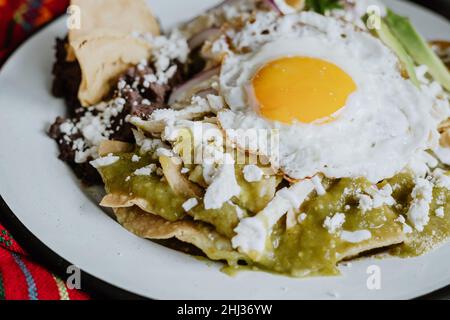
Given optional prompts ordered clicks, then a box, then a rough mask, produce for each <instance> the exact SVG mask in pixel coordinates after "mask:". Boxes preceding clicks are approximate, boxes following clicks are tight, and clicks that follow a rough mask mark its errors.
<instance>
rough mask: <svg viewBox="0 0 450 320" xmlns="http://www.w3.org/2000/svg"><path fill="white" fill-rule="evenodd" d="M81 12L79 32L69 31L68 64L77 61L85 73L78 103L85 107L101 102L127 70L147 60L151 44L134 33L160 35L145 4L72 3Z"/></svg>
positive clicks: (134, 0)
mask: <svg viewBox="0 0 450 320" xmlns="http://www.w3.org/2000/svg"><path fill="white" fill-rule="evenodd" d="M72 5H73V6H77V7H78V8H79V12H80V14H81V20H80V22H81V25H80V28H72V29H71V30H69V46H68V50H67V51H68V52H67V60H69V61H74V60H77V61H78V63H79V65H80V68H81V73H82V80H81V84H80V88H79V91H78V99H79V100H80V102H81V104H82V105H83V106H90V105H94V104H96V103H98V102H100V101H101V100H102V99H103V98H105V96H106V95H108V93H109V92H110V91H111V88H112V85H113V83H114V81H115V80H117V78H118V76H119V75H120V74H121V73H123V72H124V71H125V70H126V69H128V68H129V67H131V66H132V65H135V64H137V63H139V62H140V61H141V60H143V59H148V58H149V56H150V53H151V47H150V44H149V43H148V42H146V41H143V40H142V39H138V38H137V37H136V36H133V34H135V33H146V34H153V35H158V34H159V26H158V23H157V21H156V19H155V17H154V16H153V15H152V13H151V11H150V9H149V8H148V6H147V4H146V3H145V1H143V0H115V1H109V0H72Z"/></svg>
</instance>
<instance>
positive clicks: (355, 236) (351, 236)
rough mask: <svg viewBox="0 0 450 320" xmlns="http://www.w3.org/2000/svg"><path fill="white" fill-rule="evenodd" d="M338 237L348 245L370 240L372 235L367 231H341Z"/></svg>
mask: <svg viewBox="0 0 450 320" xmlns="http://www.w3.org/2000/svg"><path fill="white" fill-rule="evenodd" d="M340 237H341V239H342V240H344V241H347V242H350V243H359V242H363V241H366V240H369V239H370V238H372V233H370V231H369V230H358V231H353V232H350V231H342V232H341V235H340Z"/></svg>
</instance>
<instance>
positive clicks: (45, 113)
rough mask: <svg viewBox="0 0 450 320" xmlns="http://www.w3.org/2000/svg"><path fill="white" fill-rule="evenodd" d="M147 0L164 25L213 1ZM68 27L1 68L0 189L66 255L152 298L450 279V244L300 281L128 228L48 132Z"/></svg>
mask: <svg viewBox="0 0 450 320" xmlns="http://www.w3.org/2000/svg"><path fill="white" fill-rule="evenodd" d="M149 2H150V4H151V6H152V7H153V9H154V11H155V12H156V14H157V15H158V16H159V17H160V19H161V21H162V22H163V23H164V25H165V26H166V27H167V26H171V25H173V24H174V23H177V22H179V21H181V20H184V19H187V18H190V17H192V16H194V15H195V14H197V13H199V12H201V11H202V10H204V9H205V8H207V7H209V6H210V5H212V4H215V3H216V2H217V1H214V0H210V1H206V0H186V1H179V0H150V1H149ZM389 3H390V5H391V7H393V8H394V9H395V10H397V11H398V12H402V13H404V14H405V15H408V16H410V17H411V18H412V20H413V21H414V23H415V25H416V26H417V27H418V28H419V29H420V31H421V32H422V33H423V34H424V35H425V36H426V37H427V38H429V39H447V40H450V39H449V37H450V25H449V24H448V23H447V22H446V20H445V19H443V18H440V17H439V16H436V15H434V14H432V13H430V12H428V11H425V10H423V9H421V8H419V7H416V6H412V5H410V4H406V3H401V2H397V1H393V0H391V1H389ZM187 13H188V14H187ZM65 33H66V30H65V21H64V19H60V20H58V21H57V22H55V23H53V24H51V25H50V26H49V27H47V28H46V29H44V30H43V31H42V32H40V33H39V34H37V35H36V36H34V37H33V38H32V39H31V40H30V41H28V42H27V43H26V44H25V45H24V46H22V47H21V48H20V49H19V50H18V51H17V52H16V53H15V54H14V55H13V57H12V58H11V59H10V60H9V62H8V63H7V64H6V65H5V66H4V68H3V69H2V71H1V73H0V194H1V195H2V197H3V198H4V200H5V202H6V203H7V205H8V206H9V207H10V208H11V210H12V211H13V212H14V213H15V215H16V216H17V217H18V219H19V220H20V221H21V222H22V223H23V224H24V225H25V226H26V227H27V228H28V229H29V230H30V231H31V232H32V233H33V234H34V235H35V236H36V237H37V238H39V239H40V240H41V241H42V242H43V243H44V244H45V245H47V246H48V247H49V248H50V249H52V250H53V251H54V252H56V253H57V254H58V255H60V256H61V257H63V258H64V259H66V260H68V261H70V262H72V263H74V264H75V265H77V266H78V267H80V268H81V269H82V270H84V271H86V272H87V273H89V274H91V275H93V276H95V277H97V278H99V279H101V280H103V281H106V282H108V283H110V284H113V285H114V286H117V287H119V288H122V289H125V290H128V291H130V292H133V293H136V294H139V295H142V296H146V297H151V298H158V299H203V298H208V299H227V298H233V299H317V298H318V299H327V298H333V297H336V296H337V297H340V298H356V299H359V298H360V299H392V298H394V299H395V298H414V297H418V296H421V295H423V294H426V293H429V292H431V291H434V290H436V289H439V288H442V287H445V286H447V285H449V284H450V272H449V270H450V259H449V257H450V243H448V244H446V245H444V246H443V247H441V248H440V249H438V250H436V251H434V252H432V253H430V254H427V255H425V256H422V257H419V258H415V259H408V260H401V259H385V260H375V259H367V260H363V261H358V262H355V263H353V265H352V266H351V267H347V268H343V270H342V271H343V275H342V276H340V277H330V278H313V279H304V280H300V279H292V278H288V277H284V276H276V275H272V274H268V273H261V272H243V273H240V274H238V275H237V276H236V277H229V276H227V275H225V274H223V273H221V272H220V271H219V268H220V265H219V264H211V263H205V262H202V261H199V260H197V259H195V258H193V257H190V256H188V255H185V254H182V253H178V252H175V251H172V250H170V249H167V248H165V247H162V246H159V245H157V244H154V243H152V242H150V241H146V240H143V239H140V238H138V237H135V236H134V235H132V234H130V233H128V232H127V231H126V230H125V229H123V228H122V227H121V226H119V224H117V223H116V222H115V221H114V220H113V219H111V218H110V217H108V216H107V215H106V214H105V213H104V212H103V211H102V210H101V209H100V208H99V207H98V206H97V205H96V203H95V202H94V201H91V200H90V198H89V197H87V196H86V194H85V193H84V191H83V190H82V188H80V185H79V183H78V182H77V180H76V179H75V178H74V176H73V174H72V173H71V171H70V170H69V168H68V166H66V165H65V164H64V163H63V162H61V161H59V160H58V159H57V147H56V145H55V143H54V142H53V141H52V140H51V139H49V138H48V137H47V136H46V134H45V131H46V129H47V128H48V126H49V124H51V123H52V121H53V120H54V119H55V117H56V116H58V115H62V114H64V106H63V103H62V101H61V100H58V99H55V98H53V97H52V96H51V94H50V85H51V81H52V77H51V68H52V63H53V60H54V59H53V55H54V54H53V46H54V40H55V38H56V37H58V36H59V37H61V36H64V34H65ZM371 265H376V266H378V267H379V268H380V271H381V289H380V290H369V289H368V288H367V285H366V282H367V279H368V276H369V275H368V274H367V268H368V266H371Z"/></svg>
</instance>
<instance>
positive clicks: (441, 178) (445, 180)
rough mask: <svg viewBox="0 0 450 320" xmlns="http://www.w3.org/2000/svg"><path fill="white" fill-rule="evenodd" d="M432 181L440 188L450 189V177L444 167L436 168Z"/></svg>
mask: <svg viewBox="0 0 450 320" xmlns="http://www.w3.org/2000/svg"><path fill="white" fill-rule="evenodd" d="M432 181H433V183H434V184H435V185H436V187H438V188H444V189H447V190H450V177H449V176H448V175H446V174H445V171H444V170H442V169H436V170H434V171H433V174H432Z"/></svg>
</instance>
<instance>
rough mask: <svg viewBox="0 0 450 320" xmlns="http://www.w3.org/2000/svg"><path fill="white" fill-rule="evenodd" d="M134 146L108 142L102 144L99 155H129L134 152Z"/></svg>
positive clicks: (125, 143) (119, 142)
mask: <svg viewBox="0 0 450 320" xmlns="http://www.w3.org/2000/svg"><path fill="white" fill-rule="evenodd" d="M133 148H134V147H133V145H132V144H130V143H127V142H121V141H113V140H107V141H103V142H102V143H100V146H99V148H98V154H99V156H100V157H105V156H107V155H108V154H110V153H127V152H132V151H133Z"/></svg>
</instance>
